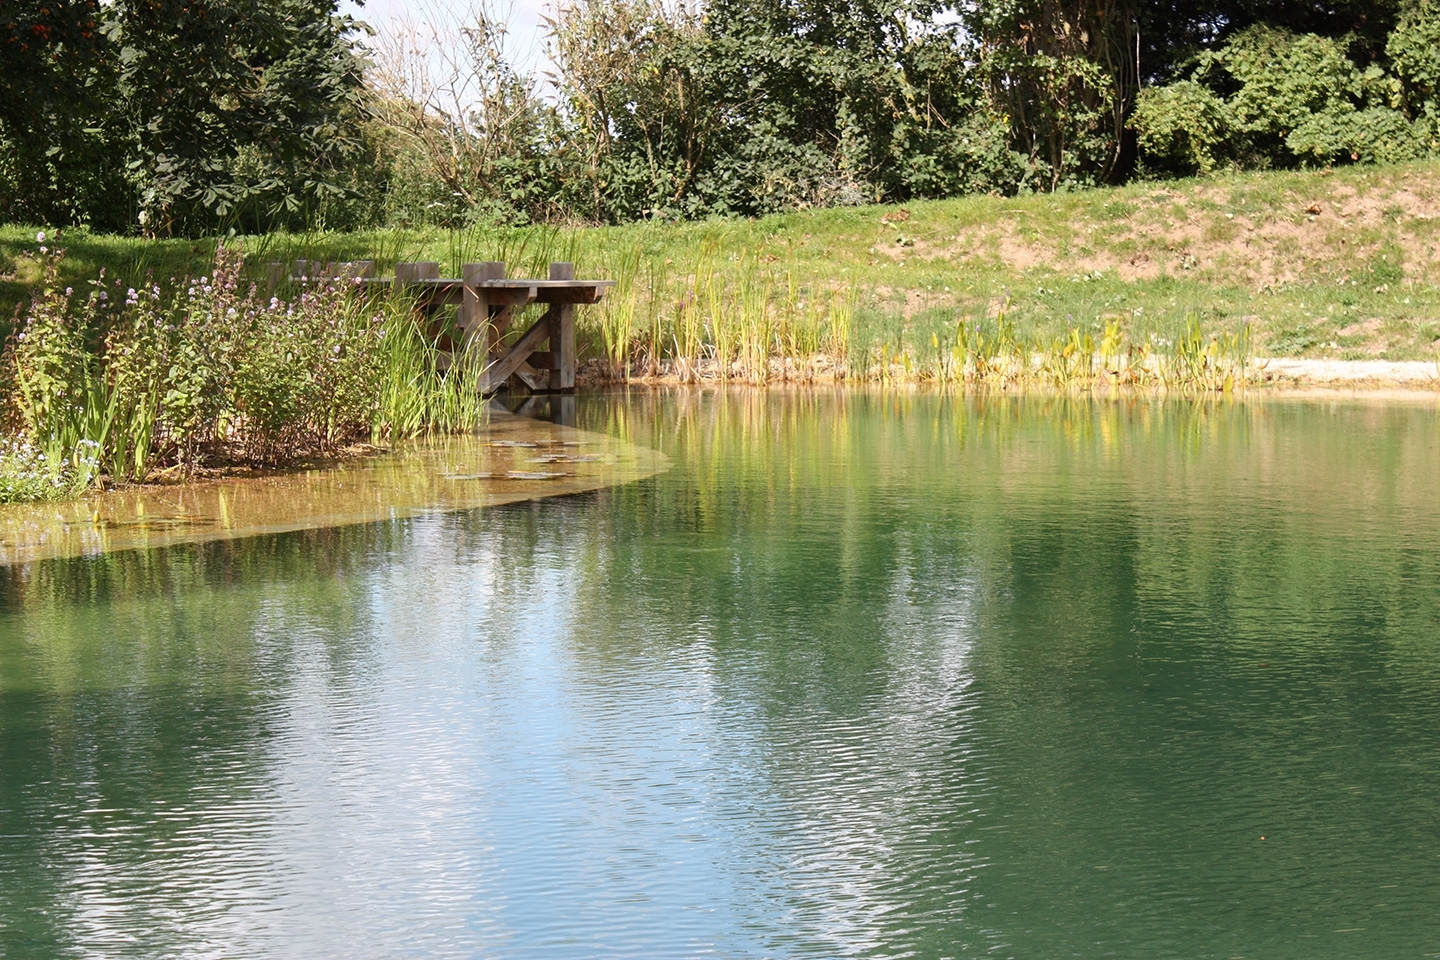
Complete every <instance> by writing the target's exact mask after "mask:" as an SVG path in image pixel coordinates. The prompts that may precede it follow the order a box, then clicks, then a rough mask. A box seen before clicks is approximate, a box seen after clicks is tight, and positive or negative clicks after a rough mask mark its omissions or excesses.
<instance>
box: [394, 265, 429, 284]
mask: <svg viewBox="0 0 1440 960" xmlns="http://www.w3.org/2000/svg"><path fill="white" fill-rule="evenodd" d="M439 279H440V264H438V263H436V262H435V261H433V260H423V261H421V262H419V263H397V264H395V282H396V283H397V284H399V283H414V282H415V281H416V280H439Z"/></svg>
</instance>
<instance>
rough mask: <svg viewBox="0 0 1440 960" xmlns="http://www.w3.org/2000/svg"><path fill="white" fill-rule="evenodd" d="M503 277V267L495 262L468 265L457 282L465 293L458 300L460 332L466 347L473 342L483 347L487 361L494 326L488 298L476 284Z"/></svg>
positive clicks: (461, 269) (492, 339) (490, 353)
mask: <svg viewBox="0 0 1440 960" xmlns="http://www.w3.org/2000/svg"><path fill="white" fill-rule="evenodd" d="M504 276H505V264H503V263H501V262H500V261H498V260H487V261H485V262H483V263H467V264H465V265H464V266H462V267H461V268H460V282H461V284H462V286H463V290H464V293H463V296H462V297H461V300H460V329H461V330H462V331H464V334H465V344H466V346H467V347H468V346H469V345H470V343H472V342H473V341H474V340H476V339H479V340H480V341H481V342H482V343H483V344H484V345H485V359H486V360H487V361H488V360H489V359H490V356H491V355H492V353H493V350H494V337H492V333H493V330H494V324H492V323H491V320H490V298H489V296H488V294H487V293H486V291H485V288H484V287H481V286H479V284H480V283H481V282H483V281H485V280H500V279H503V278H504Z"/></svg>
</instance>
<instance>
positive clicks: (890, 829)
mask: <svg viewBox="0 0 1440 960" xmlns="http://www.w3.org/2000/svg"><path fill="white" fill-rule="evenodd" d="M927 563H928V561H927ZM919 570H924V571H925V572H924V575H923V576H922V577H917V576H916V574H915V572H913V571H919ZM973 589H974V587H973V582H972V579H971V577H969V576H965V575H956V576H952V577H949V578H947V577H946V576H945V575H944V574H943V573H942V572H939V571H936V570H935V569H934V568H933V567H928V568H927V565H926V564H921V563H917V562H915V561H914V560H913V559H912V558H908V557H904V556H901V557H899V558H897V561H896V572H895V573H894V576H893V580H892V582H891V584H890V586H889V602H888V604H887V609H886V611H885V614H884V616H883V618H882V620H881V623H882V630H883V636H882V637H880V638H879V641H878V646H879V648H880V649H881V650H882V651H883V657H884V667H883V672H884V674H885V682H884V686H883V689H881V690H879V691H877V692H876V694H875V696H874V697H873V698H872V699H867V700H866V702H863V703H859V704H855V705H854V712H853V713H851V714H849V715H845V716H837V715H831V716H828V717H818V716H816V715H814V714H806V715H804V716H803V717H796V718H794V720H793V722H794V723H809V724H814V730H813V732H812V733H811V734H810V735H809V736H808V737H806V736H801V735H800V734H799V733H798V732H797V731H793V730H786V731H783V732H781V733H780V734H778V737H779V738H780V739H784V740H787V741H789V742H791V743H794V742H797V741H798V742H801V743H806V750H805V752H804V753H803V754H791V755H787V756H785V757H784V759H783V764H784V766H785V767H786V768H787V769H786V770H785V772H784V773H783V774H782V773H778V772H777V777H778V778H779V780H780V782H779V783H778V784H777V790H778V791H779V792H780V793H781V794H782V795H783V798H784V800H783V802H784V804H785V805H786V806H787V807H788V808H790V809H789V813H788V814H786V815H782V819H783V820H784V821H785V827H784V829H783V830H781V831H780V833H779V835H778V836H777V837H776V843H777V844H778V845H779V847H780V848H781V850H782V851H783V853H781V854H780V855H779V856H777V858H776V859H777V863H776V866H777V868H778V870H779V871H780V874H781V875H780V876H779V877H777V880H778V886H779V887H780V888H781V889H782V890H783V891H784V892H783V893H782V894H780V895H781V896H782V897H783V899H784V900H785V901H788V903H789V908H788V911H787V913H788V916H787V920H786V922H785V923H784V924H783V928H784V929H785V930H786V931H788V934H782V935H781V939H782V940H792V941H800V944H801V945H802V949H803V948H804V947H809V948H810V949H811V950H813V949H814V948H815V947H816V946H817V945H823V949H824V951H825V952H827V953H829V954H831V955H853V956H859V955H869V954H872V953H875V952H876V951H882V952H883V951H885V950H887V949H889V948H894V947H896V943H895V941H894V939H893V938H895V937H896V935H897V934H899V935H900V939H901V940H904V939H905V934H907V933H910V932H913V930H914V929H915V928H916V927H918V926H920V925H924V926H932V925H942V926H948V927H949V929H950V930H951V931H952V932H953V934H954V936H956V937H957V938H959V937H961V935H962V934H961V931H962V929H963V928H962V927H960V925H959V920H960V918H961V915H962V914H963V913H964V911H965V909H966V907H967V905H968V904H967V899H966V897H967V892H968V890H967V888H968V885H969V881H970V879H971V878H973V876H974V873H975V872H976V871H977V870H979V869H980V868H981V867H982V866H983V865H984V864H983V862H982V860H981V859H980V858H978V857H976V858H973V859H969V858H967V857H966V855H965V853H964V852H963V850H959V851H957V850H952V851H951V853H952V857H953V858H952V859H951V860H950V861H948V862H947V864H946V867H945V875H944V876H943V877H941V876H939V875H937V874H936V873H935V872H934V871H935V866H936V865H935V863H934V862H933V860H931V859H930V857H932V856H933V855H934V853H935V852H936V851H938V850H939V849H941V848H942V847H943V846H944V845H945V843H946V839H947V838H946V837H945V836H943V835H944V834H945V833H947V832H951V831H956V830H959V829H962V828H965V827H968V826H969V825H970V824H971V823H972V822H973V818H974V817H975V816H976V815H978V811H977V810H976V809H975V806H978V802H979V800H980V797H981V794H983V792H984V790H985V786H984V776H983V773H982V772H981V771H978V770H976V769H974V754H975V748H974V745H973V743H972V742H971V740H972V738H973V737H974V735H975V731H974V729H973V712H974V710H975V709H976V706H977V703H976V698H975V696H974V692H973V691H972V689H971V686H972V683H973V675H972V673H971V666H970V650H971V645H972V635H971V628H972V622H971V618H972V611H971V602H972V593H973ZM971 800H973V801H975V806H970V807H969V809H966V808H967V806H969V801H971ZM931 844H934V846H931ZM922 851H923V853H924V854H928V856H927V855H922ZM917 869H918V870H919V871H920V872H918V873H917ZM814 941H818V942H819V943H818V944H816V943H814Z"/></svg>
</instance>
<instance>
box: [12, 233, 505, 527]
mask: <svg viewBox="0 0 1440 960" xmlns="http://www.w3.org/2000/svg"><path fill="white" fill-rule="evenodd" d="M63 255H64V254H63V251H54V252H48V251H44V250H43V249H42V257H44V258H45V270H46V273H45V278H46V280H45V283H43V284H42V285H41V288H40V290H39V292H38V293H37V294H36V296H35V297H34V299H33V300H32V302H31V303H30V305H29V308H28V310H26V311H25V313H24V316H23V318H22V323H21V325H20V328H19V331H18V333H17V335H16V337H15V338H14V342H13V344H12V345H11V348H10V350H9V352H8V355H7V359H8V362H9V367H10V369H9V371H8V372H9V379H10V381H11V383H12V384H13V388H12V390H11V391H10V392H11V397H10V400H11V406H12V408H13V410H14V412H15V413H16V414H18V417H17V419H18V420H19V423H20V425H21V426H22V427H23V432H24V434H25V436H24V438H23V440H24V442H25V443H26V444H28V445H29V446H28V447H26V449H29V448H31V447H33V449H34V450H36V451H37V452H38V453H40V454H43V460H39V459H36V458H33V457H32V458H31V460H30V461H27V463H28V464H29V466H30V467H32V468H33V467H35V465H36V464H43V465H45V466H46V467H47V468H48V469H49V471H50V472H51V474H52V475H53V476H55V477H59V476H61V475H62V474H66V475H68V476H70V477H72V478H75V479H74V480H72V481H67V482H66V484H63V485H62V486H64V487H65V489H67V490H74V489H79V488H83V487H84V486H85V485H88V483H89V482H90V481H91V480H93V479H94V478H95V477H96V476H98V475H99V473H100V472H101V471H103V472H104V473H105V474H107V475H108V476H109V477H110V478H111V479H112V480H114V481H127V480H129V481H137V480H143V479H144V478H145V477H146V476H148V475H150V474H151V473H152V472H154V471H155V470H157V469H162V468H178V469H179V470H181V471H182V472H184V473H190V472H193V471H194V470H196V469H198V468H201V467H203V466H208V465H225V464H244V465H275V464H282V463H286V462H293V461H295V460H297V459H301V458H305V457H312V456H324V455H330V454H334V453H336V452H337V451H338V450H340V449H341V448H342V447H344V446H346V445H348V444H350V443H353V442H355V441H358V440H371V441H390V440H396V439H400V438H403V437H406V436H411V435H414V434H416V433H420V432H423V431H427V430H459V429H468V428H472V427H474V426H477V425H479V424H480V423H481V422H482V421H483V418H484V412H483V406H482V401H481V398H480V397H479V395H478V392H477V391H476V389H475V383H476V381H475V376H474V374H475V371H474V370H472V369H470V366H471V364H470V363H469V362H465V361H462V362H460V363H456V364H449V363H448V362H447V360H448V357H445V356H442V355H441V353H440V351H439V350H437V349H436V346H435V342H434V340H433V339H432V338H431V337H430V335H429V331H428V330H426V329H425V328H424V326H423V325H422V324H421V323H420V321H418V320H417V319H416V317H417V314H416V311H415V310H414V309H413V306H414V305H413V304H411V303H409V302H406V301H405V300H404V299H403V298H401V297H396V296H389V295H384V296H379V297H376V296H371V295H367V294H366V293H364V292H363V291H362V290H361V289H360V288H359V286H358V284H357V283H356V282H355V281H347V280H341V279H335V280H330V281H321V282H315V283H310V284H306V285H304V286H303V287H301V288H299V289H297V290H293V291H287V295H286V296H283V297H282V296H265V295H263V294H262V293H261V292H260V290H259V288H258V287H257V286H256V285H254V284H249V285H246V284H242V283H241V281H240V273H241V268H242V266H243V261H242V257H241V255H240V253H239V252H238V251H237V250H234V249H230V248H225V247H222V248H221V249H220V250H219V252H218V254H217V257H216V262H215V267H214V271H213V272H212V273H209V274H205V275H201V276H198V277H194V276H192V277H184V278H180V279H177V280H172V281H171V282H170V283H169V284H165V285H162V284H160V283H156V282H154V281H153V280H147V281H146V282H144V283H142V284H140V285H139V286H138V287H127V286H125V285H124V283H122V282H121V281H118V280H114V279H113V278H108V277H106V276H105V274H104V273H103V272H102V274H101V276H100V277H99V278H98V279H96V280H95V281H93V282H92V283H91V289H90V290H89V291H88V292H87V293H84V294H83V295H78V294H77V293H76V292H75V291H74V290H73V289H72V288H68V287H67V288H61V287H60V285H59V283H58V281H57V280H56V278H57V277H58V272H59V263H60V260H61V258H62V257H63ZM17 449H18V448H17ZM12 459H14V458H13V457H12ZM17 462H18V461H17ZM0 469H3V467H0ZM67 471H68V473H67ZM11 472H12V473H13V472H14V471H11ZM32 472H33V470H32ZM52 486H54V484H52ZM32 499H33V498H32Z"/></svg>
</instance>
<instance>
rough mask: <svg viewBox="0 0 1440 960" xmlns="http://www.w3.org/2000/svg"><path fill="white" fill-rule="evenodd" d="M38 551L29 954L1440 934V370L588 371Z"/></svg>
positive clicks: (17, 752) (738, 952)
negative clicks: (637, 475) (543, 464)
mask: <svg viewBox="0 0 1440 960" xmlns="http://www.w3.org/2000/svg"><path fill="white" fill-rule="evenodd" d="M580 418H581V423H580V426H582V427H588V428H589V429H591V430H595V431H600V432H605V433H609V434H611V435H612V436H615V437H619V438H622V439H628V440H631V441H633V442H635V443H638V444H641V445H644V446H647V447H651V448H654V449H657V450H659V451H661V452H662V453H663V454H665V455H666V456H668V457H669V458H670V460H671V461H673V463H674V466H673V468H672V469H670V470H669V471H667V472H664V473H661V474H659V475H657V476H653V477H650V478H648V479H643V480H640V481H637V482H634V483H630V484H627V485H623V486H617V487H612V488H608V489H602V490H597V491H590V492H586V493H580V494H577V495H573V496H568V497H561V498H555V499H549V500H539V501H533V502H526V503H518V504H510V505H502V506H495V507H491V508H486V509H480V510H473V511H469V512H458V513H449V514H432V515H422V516H415V517H409V518H402V519H396V520H393V521H386V522H379V523H369V524H356V525H350V526H343V527H337V528H333V529H328V530H310V531H295V532H289V533H281V534H271V535H266V536H257V537H250V538H245V539H232V540H218V541H214V542H209V543H203V544H190V545H183V544H182V545H174V546H169V547H165V548H162V549H152V550H148V551H128V552H117V553H110V554H105V555H101V556H92V557H87V558H80V559H68V560H66V559H56V560H47V561H43V562H35V563H31V564H28V565H23V566H15V567H10V568H8V569H5V570H0V957H4V958H6V960H20V958H32V957H34V958H50V957H146V958H150V957H176V958H179V957H185V958H191V957H217V958H218V957H246V958H250V957H257V958H271V957H285V958H289V957H297V958H298V957H307V958H308V957H345V958H352V957H355V958H364V957H375V958H386V957H426V958H429V957H500V958H508V957H588V956H636V957H691V956H716V957H836V956H864V957H908V956H915V957H962V956H996V957H1017V958H1059V957H1087V958H1088V957H1125V958H1160V957H1175V958H1208V957H1216V958H1228V957H1252V958H1262V957H1297V958H1298V957H1306V958H1317V957H1318V958H1323V957H1336V958H1341V957H1344V958H1353V957H1376V958H1403V957H1427V956H1440V416H1437V412H1436V410H1435V409H1434V408H1433V407H1427V406H1416V405H1411V406H1404V405H1389V406H1379V405H1364V404H1356V403H1351V404H1347V403H1320V402H1298V401H1297V402H1264V403H1261V402H1252V403H1202V404H1189V403H1176V402H1170V403H1162V402H1152V401H1148V400H1147V401H1143V402H1140V401H1121V402H1114V403H1111V402H1093V403H1092V402H1084V401H1073V400H1072V401H1057V400H1035V399H1032V400H1014V399H990V400H977V399H974V398H971V399H958V398H943V397H930V396H908V397H901V398H896V397H890V398H882V397H880V396H872V395H864V394H849V395H846V394H828V393H827V394H800V393H794V394H785V393H777V394H772V395H769V396H765V395H761V394H750V393H740V392H735V393H729V394H714V393H709V394H699V393H693V394H692V393H677V394H672V395H658V396H650V395H645V396H638V397H631V398H629V399H628V400H627V399H625V398H622V397H608V398H607V397H597V398H588V399H585V400H584V401H583V402H582V407H581V411H580Z"/></svg>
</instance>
